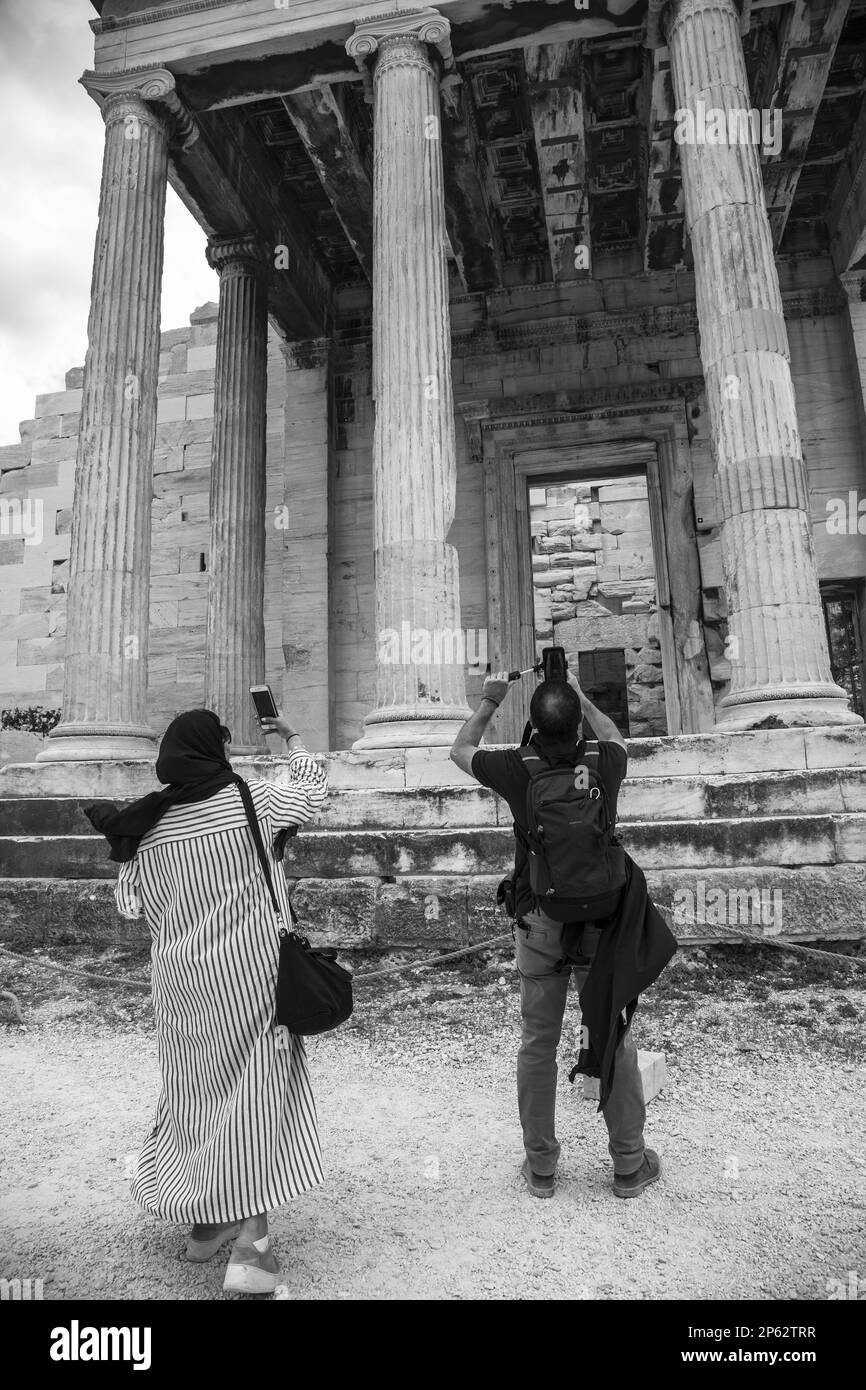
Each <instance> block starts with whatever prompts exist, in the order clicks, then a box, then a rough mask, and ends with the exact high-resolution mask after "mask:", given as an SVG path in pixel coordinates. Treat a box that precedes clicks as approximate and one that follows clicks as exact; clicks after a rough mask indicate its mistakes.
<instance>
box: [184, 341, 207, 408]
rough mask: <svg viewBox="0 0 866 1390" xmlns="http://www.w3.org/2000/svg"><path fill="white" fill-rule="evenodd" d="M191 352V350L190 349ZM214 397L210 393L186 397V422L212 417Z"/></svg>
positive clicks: (204, 392)
mask: <svg viewBox="0 0 866 1390" xmlns="http://www.w3.org/2000/svg"><path fill="white" fill-rule="evenodd" d="M190 351H192V349H190ZM213 402H214V395H213V392H212V391H203V392H201V394H200V395H198V396H187V398H186V418H187V419H188V420H203V419H207V418H209V417H210V416H212V415H213Z"/></svg>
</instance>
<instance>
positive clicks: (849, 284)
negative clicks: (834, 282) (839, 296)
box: [839, 270, 866, 304]
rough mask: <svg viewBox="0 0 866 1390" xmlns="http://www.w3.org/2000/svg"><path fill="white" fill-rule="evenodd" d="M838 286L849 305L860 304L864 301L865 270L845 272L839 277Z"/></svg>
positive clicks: (865, 298)
mask: <svg viewBox="0 0 866 1390" xmlns="http://www.w3.org/2000/svg"><path fill="white" fill-rule="evenodd" d="M839 284H840V285H841V286H842V288H843V290H844V291H845V295H846V298H847V300H848V303H849V304H862V303H863V302H864V301H866V270H846V271H845V272H844V273H843V274H842V275H840V276H839Z"/></svg>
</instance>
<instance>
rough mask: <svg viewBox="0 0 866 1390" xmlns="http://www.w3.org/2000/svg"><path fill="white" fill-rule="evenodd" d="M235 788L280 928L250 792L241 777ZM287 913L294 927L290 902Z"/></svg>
mask: <svg viewBox="0 0 866 1390" xmlns="http://www.w3.org/2000/svg"><path fill="white" fill-rule="evenodd" d="M237 788H238V791H239V792H240V794H241V801H242V802H243V803H244V810H245V811H246V814H247V823H248V825H249V827H250V830H251V831H252V836H253V843H254V844H255V847H256V853H257V855H258V856H259V863H260V864H261V866H262V872H263V874H264V876H265V882H266V883H267V885H268V892H269V893H270V895H271V902H272V904H273V908H274V915H275V916H276V919H277V922H278V923H279V925H280V926H282V924H283V910H282V908H281V907H280V905H279V903H278V901H277V895H276V893H275V892H274V881H273V879H272V878H271V866H270V864H269V863H268V856H267V854H266V853H265V845H264V841H263V839H262V831H261V827H260V825H259V819H258V816H257V815H256V808H255V805H254V804H253V797H252V792H251V791H250V789H249V787H248V786H247V784H246V782H245V781H244V779H243V778H242V777H239V778H238V781H237ZM289 913H290V915H291V920H292V925H293V926H294V922H295V913H294V909H293V908H292V904H291V902H290V903H289Z"/></svg>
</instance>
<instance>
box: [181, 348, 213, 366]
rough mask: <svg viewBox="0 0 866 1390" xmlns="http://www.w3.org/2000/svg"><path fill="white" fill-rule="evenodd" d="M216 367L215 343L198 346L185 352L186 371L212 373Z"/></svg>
mask: <svg viewBox="0 0 866 1390" xmlns="http://www.w3.org/2000/svg"><path fill="white" fill-rule="evenodd" d="M215 366H216V343H205V344H199V345H198V346H196V347H189V348H187V350H186V371H187V372H206V371H212V370H213V369H214V367H215Z"/></svg>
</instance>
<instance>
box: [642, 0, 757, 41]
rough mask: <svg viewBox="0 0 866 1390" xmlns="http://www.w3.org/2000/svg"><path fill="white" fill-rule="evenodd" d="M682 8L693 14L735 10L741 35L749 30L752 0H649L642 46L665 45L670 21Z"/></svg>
mask: <svg viewBox="0 0 866 1390" xmlns="http://www.w3.org/2000/svg"><path fill="white" fill-rule="evenodd" d="M684 9H689V10H691V12H692V13H693V14H694V13H695V12H697V11H699V10H711V9H724V10H728V9H733V10H736V11H737V13H738V14H739V17H740V33H741V34H742V35H745V34H747V33H748V32H749V29H750V27H751V23H752V0H649V3H648V4H647V14H646V28H645V30H644V40H643V43H644V48H664V47H665V46H666V45H667V41H668V37H667V36H668V30H669V28H670V25H671V23H672V22H673V20H674V18H675V17H678V16H679V15H680V14H681V12H682V11H683V10H684Z"/></svg>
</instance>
